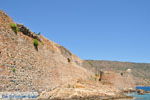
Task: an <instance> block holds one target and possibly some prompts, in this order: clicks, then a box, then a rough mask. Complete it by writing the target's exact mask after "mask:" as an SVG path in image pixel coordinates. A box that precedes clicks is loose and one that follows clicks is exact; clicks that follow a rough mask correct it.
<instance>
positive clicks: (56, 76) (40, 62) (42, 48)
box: [0, 11, 90, 91]
mask: <svg viewBox="0 0 150 100" xmlns="http://www.w3.org/2000/svg"><path fill="white" fill-rule="evenodd" d="M12 23H15V22H13V20H12V19H11V18H10V17H8V16H7V15H6V14H5V13H4V12H2V11H0V81H1V84H0V85H1V88H0V91H16V90H17V91H27V90H28V91H42V90H45V89H52V88H55V87H57V86H59V85H61V84H64V83H67V82H70V81H74V80H76V79H78V78H79V79H80V78H83V79H85V78H87V77H88V76H89V75H90V73H89V72H88V71H87V70H86V69H84V68H82V67H81V66H80V59H79V58H78V57H77V56H75V55H73V54H72V53H70V52H69V51H68V50H67V49H65V48H64V47H63V46H60V45H58V44H56V43H54V42H52V41H49V40H47V39H46V38H44V37H43V36H41V35H36V34H35V33H33V32H31V31H30V30H29V29H27V28H26V27H25V26H23V25H22V27H21V25H20V24H17V26H18V28H19V29H20V31H19V32H17V34H16V33H15V32H14V31H13V29H12V28H11V25H10V24H12ZM35 38H36V39H37V38H38V42H39V43H38V51H37V50H36V49H35V48H34V45H33V41H34V39H35Z"/></svg>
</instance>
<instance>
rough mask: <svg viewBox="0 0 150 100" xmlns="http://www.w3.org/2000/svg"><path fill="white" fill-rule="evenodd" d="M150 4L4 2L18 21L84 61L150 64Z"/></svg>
mask: <svg viewBox="0 0 150 100" xmlns="http://www.w3.org/2000/svg"><path fill="white" fill-rule="evenodd" d="M149 5H150V0H1V3H0V9H1V10H4V11H5V12H7V13H8V14H9V15H10V16H11V17H12V18H13V19H14V21H16V22H18V23H22V24H24V25H26V26H27V27H29V28H30V29H31V30H32V31H33V32H41V34H42V35H44V36H45V37H47V38H48V39H50V40H52V41H55V42H56V43H59V44H61V45H63V46H64V47H66V48H68V49H69V50H70V51H71V52H73V53H74V54H76V55H77V56H79V57H80V58H81V59H94V60H112V61H129V62H148V63H150V6H149Z"/></svg>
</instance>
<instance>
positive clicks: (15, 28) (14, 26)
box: [10, 23, 19, 33]
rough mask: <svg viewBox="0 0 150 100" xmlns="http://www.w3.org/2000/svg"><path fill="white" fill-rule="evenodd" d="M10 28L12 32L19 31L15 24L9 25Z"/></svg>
mask: <svg viewBox="0 0 150 100" xmlns="http://www.w3.org/2000/svg"><path fill="white" fill-rule="evenodd" d="M10 26H11V28H12V30H13V31H14V32H15V33H17V32H18V31H19V28H18V26H17V24H15V23H11V24H10Z"/></svg>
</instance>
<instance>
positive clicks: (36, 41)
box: [33, 39, 39, 47]
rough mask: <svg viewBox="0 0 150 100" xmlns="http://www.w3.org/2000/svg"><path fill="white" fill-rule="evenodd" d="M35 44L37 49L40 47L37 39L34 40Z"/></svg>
mask: <svg viewBox="0 0 150 100" xmlns="http://www.w3.org/2000/svg"><path fill="white" fill-rule="evenodd" d="M33 44H34V46H36V47H37V46H38V45H39V42H38V40H37V39H34V40H33Z"/></svg>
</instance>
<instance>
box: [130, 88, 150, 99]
mask: <svg viewBox="0 0 150 100" xmlns="http://www.w3.org/2000/svg"><path fill="white" fill-rule="evenodd" d="M136 89H142V90H145V91H150V87H144V86H137V87H136ZM128 96H133V97H135V98H134V99H133V100H150V94H144V95H138V94H137V93H130V94H128Z"/></svg>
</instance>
